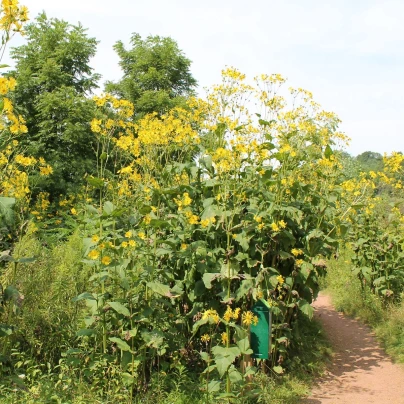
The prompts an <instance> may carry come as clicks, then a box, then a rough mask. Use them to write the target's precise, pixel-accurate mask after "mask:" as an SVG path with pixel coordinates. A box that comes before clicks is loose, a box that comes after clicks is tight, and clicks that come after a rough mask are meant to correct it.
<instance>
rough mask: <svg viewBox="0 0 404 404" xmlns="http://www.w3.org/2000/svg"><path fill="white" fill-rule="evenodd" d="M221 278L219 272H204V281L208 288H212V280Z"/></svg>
mask: <svg viewBox="0 0 404 404" xmlns="http://www.w3.org/2000/svg"><path fill="white" fill-rule="evenodd" d="M216 278H220V274H219V273H209V272H206V273H204V274H203V277H202V279H203V283H204V284H205V287H206V289H211V288H212V282H213V281H214V280H215V279H216Z"/></svg>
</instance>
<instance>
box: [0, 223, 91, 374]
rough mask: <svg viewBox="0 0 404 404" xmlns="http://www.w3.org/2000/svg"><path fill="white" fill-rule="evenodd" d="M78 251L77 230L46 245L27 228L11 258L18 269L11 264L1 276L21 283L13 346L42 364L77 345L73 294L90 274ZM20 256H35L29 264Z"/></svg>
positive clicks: (52, 361) (52, 362)
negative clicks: (52, 243)
mask: <svg viewBox="0 0 404 404" xmlns="http://www.w3.org/2000/svg"><path fill="white" fill-rule="evenodd" d="M31 229H32V228H31ZM80 250H81V239H80V238H79V237H78V236H77V234H76V235H73V236H72V237H70V239H69V240H68V241H66V242H64V243H60V244H59V245H55V246H52V247H50V248H47V247H46V246H45V245H44V242H43V241H42V240H39V239H38V238H37V237H36V234H35V233H34V232H32V230H29V231H28V233H27V234H26V235H25V236H24V237H23V239H22V240H21V241H20V242H19V243H17V244H16V245H15V248H14V254H13V256H14V258H12V259H13V260H14V261H15V260H16V262H17V263H19V265H18V267H17V265H16V262H10V264H9V265H8V267H7V268H6V269H5V271H4V273H3V274H2V276H1V278H0V279H1V282H0V283H2V284H10V285H17V286H18V291H17V292H16V295H15V296H16V297H15V299H16V305H17V306H16V308H17V311H14V316H13V317H12V327H13V328H12V329H13V346H14V349H17V348H18V350H20V351H23V352H25V355H28V356H29V357H30V358H33V359H34V360H35V361H38V363H42V364H45V363H49V364H50V366H52V367H53V366H55V365H57V363H58V360H59V358H60V356H61V352H63V351H64V350H66V349H67V348H68V347H70V346H71V344H72V343H73V340H72V335H74V333H75V329H76V326H75V324H76V322H77V314H78V308H79V306H78V305H77V304H76V303H74V302H72V298H73V297H74V296H76V295H77V294H78V293H79V292H80V291H81V288H83V285H84V283H83V282H84V281H85V278H86V275H85V272H83V269H82V264H81V263H80V259H81V253H80ZM21 257H36V259H35V262H31V261H33V260H32V259H27V258H21ZM10 258H11V257H10ZM9 261H10V260H9ZM13 279H14V281H13ZM17 280H18V281H17ZM14 356H15V355H14Z"/></svg>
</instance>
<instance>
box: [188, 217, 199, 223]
mask: <svg viewBox="0 0 404 404" xmlns="http://www.w3.org/2000/svg"><path fill="white" fill-rule="evenodd" d="M188 223H189V224H198V223H199V216H197V215H190V216H189V218H188Z"/></svg>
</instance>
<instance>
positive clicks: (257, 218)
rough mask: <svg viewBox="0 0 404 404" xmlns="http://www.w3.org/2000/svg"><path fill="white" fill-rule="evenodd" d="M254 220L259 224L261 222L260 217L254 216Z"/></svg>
mask: <svg viewBox="0 0 404 404" xmlns="http://www.w3.org/2000/svg"><path fill="white" fill-rule="evenodd" d="M254 220H255V221H256V222H257V223H261V222H262V217H261V216H257V215H254Z"/></svg>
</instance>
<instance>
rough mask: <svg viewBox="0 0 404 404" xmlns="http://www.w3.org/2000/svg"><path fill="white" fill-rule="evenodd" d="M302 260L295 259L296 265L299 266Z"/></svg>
mask: <svg viewBox="0 0 404 404" xmlns="http://www.w3.org/2000/svg"><path fill="white" fill-rule="evenodd" d="M303 262H304V261H303V260H296V265H297V266H298V267H300V266H301V265H302V264H303Z"/></svg>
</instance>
